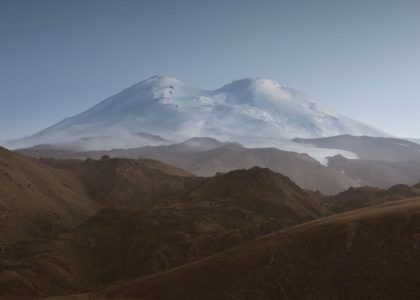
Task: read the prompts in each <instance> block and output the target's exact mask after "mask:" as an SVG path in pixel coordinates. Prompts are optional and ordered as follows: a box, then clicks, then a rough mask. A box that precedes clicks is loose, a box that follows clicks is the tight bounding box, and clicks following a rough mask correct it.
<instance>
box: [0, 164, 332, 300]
mask: <svg viewBox="0 0 420 300" xmlns="http://www.w3.org/2000/svg"><path fill="white" fill-rule="evenodd" d="M115 161H117V160H115ZM98 163H104V162H98ZM114 163H115V162H114ZM174 180H176V179H174ZM185 180H192V181H193V182H195V183H196V184H195V185H194V186H192V187H190V189H189V190H188V191H187V192H186V193H183V194H182V197H176V196H172V197H171V196H170V195H163V198H162V199H159V200H160V201H154V202H152V203H149V204H148V205H142V206H141V207H140V208H138V209H133V208H127V207H125V208H120V207H118V208H117V207H112V208H105V209H102V210H100V211H99V212H97V213H96V214H95V215H94V216H93V217H91V218H90V219H88V220H87V221H86V222H83V223H82V224H81V225H80V226H78V227H77V228H75V229H74V230H71V231H67V232H64V233H62V234H60V235H58V236H56V237H54V238H51V239H48V240H46V241H32V242H26V243H24V244H22V243H17V244H15V245H10V246H8V247H5V248H4V249H3V253H2V254H1V255H0V295H1V296H34V295H36V296H49V295H65V294H70V293H78V292H83V291H87V290H94V289H97V288H99V287H100V286H103V285H105V286H106V285H109V283H110V282H112V281H115V280H122V279H126V278H136V277H138V276H143V275H150V274H152V273H156V272H162V271H166V270H168V269H170V268H173V267H176V266H179V265H182V264H185V263H189V262H192V261H194V260H197V259H200V258H203V257H205V256H208V255H212V254H215V253H217V252H219V251H222V250H225V249H227V248H229V247H233V246H236V245H238V244H240V243H243V242H246V241H249V240H252V239H254V238H257V237H260V236H262V235H264V234H267V233H270V232H273V231H275V230H277V229H280V228H284V227H287V226H290V225H293V224H298V223H302V222H304V221H308V220H313V219H315V218H318V217H321V216H323V215H326V214H328V213H329V212H328V210H326V209H325V208H324V207H323V205H322V204H320V202H318V201H317V200H316V199H313V198H312V197H311V196H310V195H309V194H308V193H307V192H305V191H303V190H301V189H300V188H299V187H298V186H296V185H295V184H294V183H293V182H291V181H290V179H288V178H287V177H285V176H282V175H280V174H276V173H274V172H272V171H270V170H268V169H261V168H253V169H251V170H239V171H235V172H231V173H228V174H223V175H218V176H215V177H213V178H208V179H203V180H202V181H200V182H196V180H195V179H194V178H185ZM124 186H125V187H126V189H127V193H130V192H133V193H135V192H136V189H135V187H133V186H132V185H124ZM141 196H142V194H140V193H138V194H137V198H141ZM124 203H125V202H124Z"/></svg>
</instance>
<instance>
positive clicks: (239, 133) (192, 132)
mask: <svg viewBox="0 0 420 300" xmlns="http://www.w3.org/2000/svg"><path fill="white" fill-rule="evenodd" d="M139 133H142V134H139ZM341 134H352V135H368V136H386V135H387V134H385V133H384V132H382V131H380V130H378V129H375V128H373V127H371V126H369V125H366V124H363V123H360V122H357V121H355V120H352V119H350V118H348V117H346V116H344V115H342V114H339V113H336V112H334V111H333V110H332V109H330V108H327V107H325V106H323V105H321V104H319V103H318V102H316V101H315V100H314V99H312V98H311V97H308V96H306V95H304V94H302V93H300V92H298V91H296V90H293V89H291V88H288V87H286V86H284V85H282V84H279V83H277V82H275V81H273V80H268V79H260V78H247V79H241V80H238V81H234V82H232V83H230V84H227V85H225V86H223V87H221V88H219V89H216V90H212V91H206V90H201V89H198V88H194V87H190V86H188V85H186V84H185V83H183V82H181V81H179V80H177V79H175V78H171V77H164V76H155V77H151V78H149V79H147V80H144V81H141V82H139V83H137V84H135V85H133V86H132V87H130V88H128V89H126V90H124V91H122V92H120V93H118V94H116V95H114V96H112V97H110V98H108V99H106V100H104V101H102V102H100V103H99V104H97V105H95V106H94V107H92V108H90V109H88V110H86V111H84V112H82V113H80V114H78V115H76V116H73V117H70V118H67V119H64V120H62V121H61V122H59V123H57V124H55V125H53V126H51V127H49V128H47V129H45V130H42V131H41V132H38V133H36V134H34V135H32V136H29V137H26V138H23V139H18V140H14V141H9V142H7V143H6V144H5V146H6V147H8V148H22V147H29V146H34V145H37V144H45V143H47V144H72V147H73V148H76V147H77V148H78V149H79V150H107V149H113V148H132V147H140V146H146V145H149V146H150V145H161V144H165V143H167V141H168V140H170V141H172V142H180V141H183V140H185V139H188V138H193V137H198V136H205V137H211V138H216V139H218V140H222V141H226V140H227V141H238V142H240V143H242V144H244V145H245V146H259V147H261V146H265V147H267V146H269V147H270V146H279V145H280V146H281V145H283V144H284V140H285V139H286V140H287V139H291V138H297V137H298V138H317V137H328V136H333V135H341Z"/></svg>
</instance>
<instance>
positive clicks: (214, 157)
mask: <svg viewBox="0 0 420 300" xmlns="http://www.w3.org/2000/svg"><path fill="white" fill-rule="evenodd" d="M295 142H296V143H310V144H311V145H312V147H314V148H313V149H323V148H321V147H325V150H327V151H331V148H336V150H335V151H338V152H340V151H342V152H343V153H349V152H348V151H351V153H354V157H356V158H357V157H360V159H349V158H346V157H345V156H344V155H341V154H334V152H332V155H331V156H330V157H327V158H326V163H325V165H322V164H320V163H319V161H317V160H315V159H314V158H312V157H311V156H309V155H307V154H304V153H297V152H294V151H283V150H280V149H277V148H274V147H269V148H248V147H244V146H243V145H241V144H239V143H237V142H220V141H218V140H216V139H212V138H193V139H189V140H186V141H184V142H182V143H175V144H170V145H163V146H146V147H140V148H130V149H113V150H109V151H84V152H83V151H71V150H66V149H61V148H60V147H61V146H62V145H39V146H36V147H31V148H26V149H20V150H17V152H19V153H21V154H24V155H27V156H32V157H38V158H48V157H54V158H83V159H85V158H96V159H97V158H101V157H102V156H104V155H107V156H110V157H123V158H149V159H156V160H159V161H163V162H165V163H168V164H171V165H175V166H177V167H179V168H183V169H185V170H188V171H190V172H191V173H193V174H195V175H198V176H213V175H215V174H216V173H218V172H222V173H225V172H229V171H233V170H236V169H243V168H252V167H254V166H259V167H264V168H270V169H272V170H273V171H276V172H279V173H282V174H284V175H286V176H288V177H290V178H291V179H292V180H293V181H294V182H295V183H297V184H298V185H299V186H300V187H301V188H304V189H310V190H319V191H321V192H323V193H327V194H331V193H337V192H341V191H343V190H345V189H347V188H349V187H359V186H366V185H369V186H373V187H380V188H388V187H390V186H392V185H395V184H401V183H402V184H408V185H412V184H414V183H417V182H418V181H420V145H418V144H415V143H413V142H410V141H406V140H401V139H395V138H378V137H367V136H363V137H356V136H350V135H343V136H336V137H328V138H320V139H296V140H295ZM315 147H320V148H315ZM312 153H313V152H312Z"/></svg>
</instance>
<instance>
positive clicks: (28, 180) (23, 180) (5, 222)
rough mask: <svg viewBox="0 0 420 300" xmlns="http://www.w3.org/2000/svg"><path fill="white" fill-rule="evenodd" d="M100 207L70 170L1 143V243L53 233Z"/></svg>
mask: <svg viewBox="0 0 420 300" xmlns="http://www.w3.org/2000/svg"><path fill="white" fill-rule="evenodd" d="M97 208H98V205H96V204H95V203H94V201H92V200H91V199H90V198H89V197H88V195H87V193H86V190H85V188H84V186H83V184H81V183H80V181H79V180H78V179H77V178H76V176H74V174H72V173H71V172H68V171H65V170H58V169H56V168H52V167H50V166H48V165H46V164H44V163H42V162H39V161H36V160H34V159H30V158H27V157H24V156H21V155H18V154H16V153H13V152H11V151H8V150H6V149H4V148H1V147H0V244H1V243H4V242H13V241H17V240H22V239H29V238H31V239H32V238H42V237H47V236H50V235H52V234H54V233H56V232H59V231H61V230H63V229H66V228H71V227H74V226H76V225H78V224H79V223H80V222H82V221H83V220H85V219H87V218H88V217H90V216H91V215H92V214H93V213H94V212H95V211H96V210H97Z"/></svg>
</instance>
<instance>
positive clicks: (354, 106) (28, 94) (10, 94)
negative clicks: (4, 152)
mask: <svg viewBox="0 0 420 300" xmlns="http://www.w3.org/2000/svg"><path fill="white" fill-rule="evenodd" d="M417 28H420V2H416V1H410V0H406V1H398V2H395V1H351V2H348V1H326V0H321V1H317V2H316V3H314V1H274V0H273V1H271V0H267V1H261V2H256V1H234V0H231V1H211V2H208V3H203V2H201V3H198V1H186V0H183V1H176V2H171V1H130V0H126V1H98V0H91V1H88V2H87V1H78V0H76V1H52V0H40V1H22V0H17V1H16V0H13V1H10V0H0V37H1V39H0V50H1V51H0V66H1V68H0V105H1V109H0V128H2V130H0V140H4V139H11V138H18V137H22V136H25V135H29V134H32V133H35V132H37V131H39V130H41V129H44V128H45V127H47V126H50V125H52V124H54V123H56V122H58V121H60V120H61V119H63V118H66V117H69V116H72V115H74V114H77V113H80V112H82V111H83V110H85V109H87V108H89V107H91V106H93V105H95V104H97V103H98V102H100V101H102V100H104V99H105V98H107V97H109V96H111V95H113V94H115V93H117V92H119V91H121V90H123V89H125V88H127V87H129V86H130V85H132V84H134V83H136V82H138V81H141V80H144V79H146V78H148V77H151V76H153V75H157V74H158V75H167V76H172V77H175V78H178V79H180V80H182V81H184V82H185V83H187V84H189V85H191V86H195V87H198V88H203V89H216V88H218V87H221V86H222V85H224V84H227V83H229V82H231V81H234V80H237V79H241V78H245V77H262V78H269V79H273V80H276V81H278V82H281V83H283V84H285V85H287V86H289V87H292V88H294V89H296V90H298V91H301V92H303V93H305V94H307V95H309V96H312V97H314V98H315V99H316V100H317V101H319V102H321V103H323V104H325V105H328V106H330V107H332V108H333V109H335V110H336V111H337V112H339V113H341V114H344V115H347V116H349V117H351V118H353V119H355V120H358V121H361V122H364V123H367V124H370V125H372V126H375V127H377V128H379V129H381V130H383V131H385V132H388V133H390V134H393V135H395V136H399V137H414V138H415V137H420V134H419V133H418V132H420V122H419V121H418V116H417V115H418V111H420V101H419V100H420V92H419V90H418V87H417V85H418V83H417V80H418V78H420V35H418V34H417V32H416V31H417Z"/></svg>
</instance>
